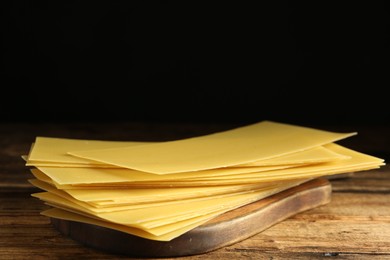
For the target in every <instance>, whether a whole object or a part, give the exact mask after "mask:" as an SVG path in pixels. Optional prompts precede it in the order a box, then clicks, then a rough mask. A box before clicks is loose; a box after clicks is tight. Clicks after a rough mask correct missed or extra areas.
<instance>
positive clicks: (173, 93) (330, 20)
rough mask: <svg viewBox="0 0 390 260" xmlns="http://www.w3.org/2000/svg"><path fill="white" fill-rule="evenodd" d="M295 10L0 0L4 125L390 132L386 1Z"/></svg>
mask: <svg viewBox="0 0 390 260" xmlns="http://www.w3.org/2000/svg"><path fill="white" fill-rule="evenodd" d="M254 2H261V1H254ZM264 2H274V1H264ZM275 2H276V1H275ZM298 2H299V3H296V1H289V2H288V1H282V2H280V1H277V3H273V4H267V5H264V4H262V5H258V3H257V5H254V4H253V5H252V4H248V3H246V2H245V1H236V2H233V3H225V2H224V1H221V2H214V1H192V2H191V3H189V2H188V1H177V2H171V1H168V2H159V1H3V2H2V3H1V5H2V11H1V12H2V15H1V24H2V31H1V36H2V50H1V52H2V53H1V54H2V68H1V85H2V86H1V96H2V99H1V104H0V118H1V121H3V122H11V121H12V122H15V121H29V122H43V121H107V122H109V121H161V122H234V123H237V122H239V123H249V122H255V121H260V120H263V119H269V120H279V121H286V122H294V123H301V122H303V123H310V124H311V123H313V124H322V123H324V124H328V123H331V124H353V123H365V124H388V123H389V122H390V115H389V114H390V113H389V105H388V100H389V98H388V94H387V91H388V88H389V83H390V80H389V68H390V66H389V60H390V48H389V8H388V4H387V3H386V1H362V2H355V1H350V2H349V1H334V2H329V1H321V3H319V2H317V1H308V2H306V3H303V2H301V1H298Z"/></svg>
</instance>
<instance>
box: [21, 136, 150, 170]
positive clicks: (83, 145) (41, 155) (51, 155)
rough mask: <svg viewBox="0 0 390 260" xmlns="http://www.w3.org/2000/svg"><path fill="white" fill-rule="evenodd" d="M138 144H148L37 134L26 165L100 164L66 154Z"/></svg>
mask: <svg viewBox="0 0 390 260" xmlns="http://www.w3.org/2000/svg"><path fill="white" fill-rule="evenodd" d="M140 144H148V143H147V142H122V141H100V140H81V139H67V138H52V137H42V136H38V137H36V138H35V143H34V144H33V145H32V148H31V150H30V153H29V155H28V157H27V164H26V165H27V166H30V165H31V166H34V162H37V163H44V162H46V163H49V162H51V163H54V164H59V163H63V164H65V165H66V164H67V163H69V164H73V165H79V164H87V165H88V164H91V165H101V164H102V163H99V162H96V161H95V162H94V161H92V162H91V161H90V160H86V159H82V158H78V157H74V156H70V155H69V154H67V152H69V151H79V150H88V149H106V148H119V147H131V146H136V145H140Z"/></svg>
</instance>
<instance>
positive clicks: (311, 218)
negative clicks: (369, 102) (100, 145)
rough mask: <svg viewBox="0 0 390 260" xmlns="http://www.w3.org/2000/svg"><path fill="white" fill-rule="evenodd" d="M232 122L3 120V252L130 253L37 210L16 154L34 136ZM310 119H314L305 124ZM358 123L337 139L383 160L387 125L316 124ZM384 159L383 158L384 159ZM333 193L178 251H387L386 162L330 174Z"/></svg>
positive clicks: (312, 255) (159, 134)
mask: <svg viewBox="0 0 390 260" xmlns="http://www.w3.org/2000/svg"><path fill="white" fill-rule="evenodd" d="M235 126H238V125H233V124H230V125H229V124H189V123H187V124H184V123H181V124H179V123H176V124H173V123H171V124H167V123H163V124H158V123H118V122H117V123H72V124H71V123H40V124H38V123H35V124H32V123H3V124H0V147H1V148H0V165H1V166H0V167H1V168H0V259H135V258H131V257H127V256H120V255H112V254H108V253H105V252H101V251H99V250H95V249H92V248H87V247H85V246H83V245H80V244H79V243H77V242H75V241H73V240H71V239H69V238H67V237H64V236H63V235H61V234H60V233H59V232H58V231H57V230H55V229H54V228H53V226H52V225H51V223H50V221H49V219H48V218H47V217H45V216H42V215H40V211H42V210H43V209H44V208H45V205H44V204H43V203H42V202H41V201H39V200H38V199H36V198H33V197H31V196H30V195H31V193H34V192H37V191H38V189H36V188H35V187H33V186H31V185H30V184H29V183H28V182H27V179H29V178H32V175H31V174H30V172H29V170H28V169H27V168H26V167H25V165H24V161H23V160H22V159H21V157H20V156H21V155H23V154H26V153H28V150H29V148H30V145H31V143H32V142H33V141H34V139H35V137H36V136H49V137H65V138H82V139H100V140H119V141H124V140H132V141H166V140H174V139H179V138H185V137H192V136H198V135H203V134H208V133H212V132H217V131H221V130H227V129H230V128H233V127H235ZM307 126H311V125H307ZM313 127H316V128H321V129H324V130H330V131H346V132H350V131H356V132H358V135H357V136H354V137H350V138H348V139H346V140H342V141H340V142H339V143H340V144H342V145H344V146H346V147H349V148H351V149H355V150H357V151H361V152H364V153H367V154H371V155H374V156H377V157H380V158H383V159H385V160H386V158H389V155H390V127H389V126H322V127H320V126H313ZM386 161H387V160H386ZM331 183H332V188H333V192H332V199H331V202H330V203H329V204H327V205H324V206H320V207H317V208H314V209H311V210H308V211H305V212H302V213H299V214H297V215H295V216H293V217H290V218H288V219H286V220H285V221H283V222H280V223H278V224H276V225H274V226H272V227H270V228H268V229H266V230H264V231H263V232H261V233H259V234H257V235H255V236H253V237H251V238H248V239H246V240H244V241H241V242H239V243H236V244H234V245H231V246H228V247H224V248H221V249H218V250H216V251H213V252H209V253H206V254H202V255H196V256H190V257H178V258H175V259H213V260H215V259H322V258H326V259H329V257H333V258H336V257H337V258H338V259H390V167H388V166H384V167H382V168H380V169H378V170H371V171H365V172H359V173H355V174H352V175H350V176H348V177H346V178H338V179H331Z"/></svg>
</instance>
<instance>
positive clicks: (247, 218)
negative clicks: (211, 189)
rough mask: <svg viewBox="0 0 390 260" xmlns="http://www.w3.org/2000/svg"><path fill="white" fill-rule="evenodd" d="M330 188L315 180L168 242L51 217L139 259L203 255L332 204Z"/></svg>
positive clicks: (67, 230)
mask: <svg viewBox="0 0 390 260" xmlns="http://www.w3.org/2000/svg"><path fill="white" fill-rule="evenodd" d="M331 191H332V188H331V185H330V183H329V181H328V180H326V179H316V180H312V181H309V182H307V183H304V184H301V185H299V186H297V187H294V188H291V189H288V190H286V191H283V192H280V193H278V194H275V195H273V196H270V197H268V198H265V199H262V200H259V201H257V202H254V203H251V204H248V205H246V206H243V207H240V208H238V209H235V210H232V211H229V212H227V213H225V214H223V215H221V216H219V217H217V218H215V219H212V220H210V221H209V222H207V223H205V224H203V225H201V226H199V227H197V228H195V229H193V230H191V231H189V232H187V233H185V234H183V235H181V236H180V237H177V238H175V239H173V240H171V241H169V242H161V241H154V240H148V239H144V238H140V237H137V236H133V235H130V234H127V233H123V232H119V231H116V230H113V229H108V228H104V227H100V226H95V225H91V224H85V223H80V222H74V221H67V220H61V219H55V218H51V222H52V224H53V225H54V227H55V228H56V229H57V230H59V231H60V232H61V233H62V234H64V235H65V236H68V237H70V238H72V239H74V240H76V241H78V242H80V243H81V244H84V245H86V246H89V247H92V248H96V249H100V250H103V251H106V252H111V253H115V254H122V255H127V256H137V257H175V256H188V255H197V254H203V253H206V252H210V251H213V250H216V249H218V248H221V247H224V246H228V245H232V244H234V243H237V242H239V241H242V240H244V239H246V238H248V237H251V236H253V235H255V234H257V233H259V232H261V231H263V230H265V229H267V228H269V227H270V226H272V225H274V224H276V223H278V222H281V221H283V220H285V219H286V218H289V217H291V216H293V215H295V214H297V213H299V212H302V211H305V210H308V209H312V208H314V207H317V206H320V205H324V204H326V203H328V202H330V199H331Z"/></svg>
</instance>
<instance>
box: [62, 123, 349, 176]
mask: <svg viewBox="0 0 390 260" xmlns="http://www.w3.org/2000/svg"><path fill="white" fill-rule="evenodd" d="M355 134H356V133H334V132H328V131H323V130H317V129H313V128H308V127H301V126H294V125H289V124H282V123H277V122H272V121H263V122H260V123H257V124H253V125H249V126H244V127H239V128H236V129H232V130H228V131H224V132H219V133H214V134H210V135H205V136H200V137H193V138H188V139H182V140H177V141H169V142H161V143H154V144H144V145H136V146H135V145H134V146H129V147H119V148H108V149H95V150H92V149H91V150H86V151H69V152H68V154H70V155H73V156H75V157H79V158H81V159H88V160H92V161H96V162H100V163H105V164H111V165H116V166H119V167H123V168H128V169H135V170H139V171H144V172H150V173H155V174H172V173H180V172H191V171H201V170H207V169H215V168H221V167H227V166H234V165H239V164H246V163H253V162H256V161H257V163H259V161H260V160H266V159H271V158H276V157H279V156H285V155H289V154H293V153H296V152H298V151H303V150H308V149H310V148H315V147H318V146H321V145H324V144H328V143H332V142H336V141H338V140H341V139H344V138H347V137H350V136H353V135H355Z"/></svg>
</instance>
